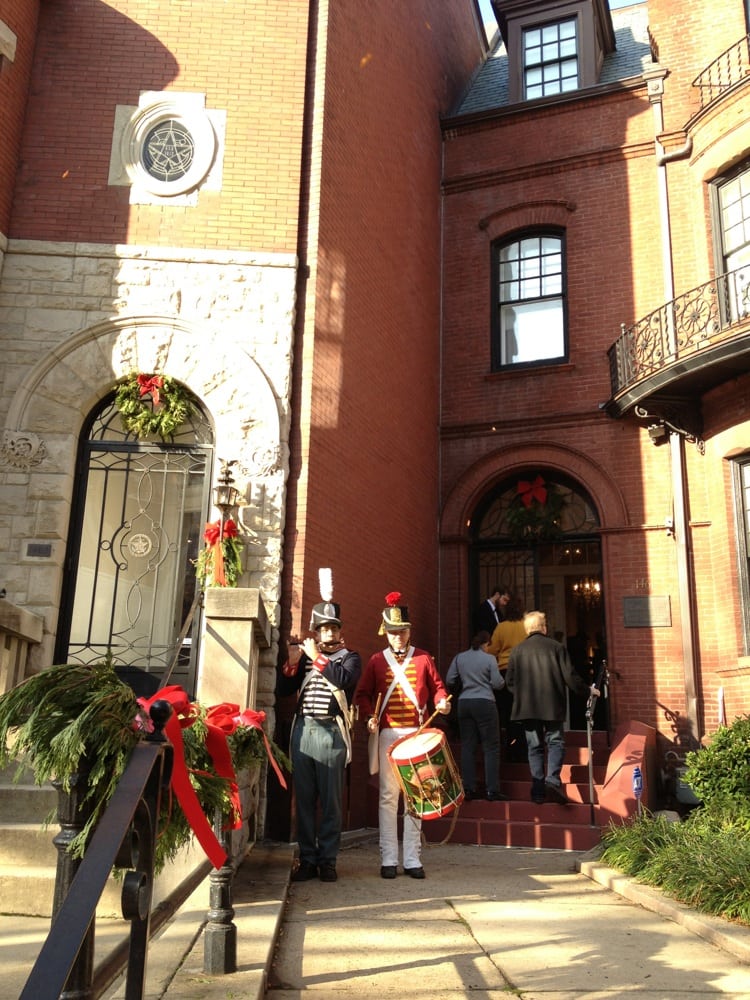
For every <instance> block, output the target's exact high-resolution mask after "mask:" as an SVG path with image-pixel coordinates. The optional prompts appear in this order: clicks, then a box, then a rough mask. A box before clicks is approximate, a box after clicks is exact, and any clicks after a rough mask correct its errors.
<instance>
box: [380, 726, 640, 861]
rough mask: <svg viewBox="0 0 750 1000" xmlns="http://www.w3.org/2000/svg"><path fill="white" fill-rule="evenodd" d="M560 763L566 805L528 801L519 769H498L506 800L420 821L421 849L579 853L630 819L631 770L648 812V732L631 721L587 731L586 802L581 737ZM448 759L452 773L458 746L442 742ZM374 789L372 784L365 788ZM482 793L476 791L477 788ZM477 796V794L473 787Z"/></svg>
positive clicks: (525, 773)
mask: <svg viewBox="0 0 750 1000" xmlns="http://www.w3.org/2000/svg"><path fill="white" fill-rule="evenodd" d="M565 744H566V753H565V763H564V765H563V770H562V774H561V778H562V782H563V790H564V792H565V794H566V796H567V797H568V799H570V804H569V805H561V804H559V803H556V802H552V801H546V802H544V804H542V805H537V804H535V803H534V802H532V801H531V778H530V775H529V767H528V764H527V763H505V762H502V761H501V764H500V791H501V792H502V793H503V794H504V795H507V796H508V799H507V801H500V802H488V801H486V799H482V798H476V799H473V800H472V801H464V802H462V803H461V805H460V806H459V807H458V808H457V810H454V811H453V812H451V813H450V814H448V815H446V816H443V817H441V818H439V819H432V820H429V821H425V822H423V824H422V831H423V834H424V837H425V839H426V840H427V842H428V843H432V844H436V843H440V842H442V841H444V840H446V838H447V839H449V841H450V842H451V843H456V844H477V845H495V846H502V847H533V848H551V849H554V850H565V851H587V850H589V849H590V848H592V847H594V846H595V845H596V844H598V843H599V841H600V840H601V833H602V829H605V828H606V827H607V826H609V824H610V823H622V822H623V821H624V820H626V819H627V818H628V817H630V816H632V815H634V813H635V812H636V811H637V809H638V802H637V800H636V798H635V795H634V793H633V770H634V768H635V767H636V766H638V767H640V769H641V772H642V776H643V794H642V797H641V803H642V805H643V806H644V807H647V808H649V809H653V808H655V791H656V788H657V784H656V763H655V762H656V733H655V730H654V729H652V728H651V727H649V726H646V725H644V724H642V723H640V722H635V721H631V722H629V723H625V724H624V725H623V726H621V727H619V728H618V729H617V731H616V732H615V733H614V734H613V735H612V737H611V739H608V734H607V733H606V732H603V731H598V730H595V731H594V732H593V733H592V736H591V746H592V755H593V779H594V797H593V798H594V801H593V807H592V804H591V802H590V797H589V751H588V740H587V734H586V733H585V732H579V731H570V732H567V733H566V734H565ZM449 745H450V747H451V752H452V755H453V757H454V760H455V762H456V767H457V768H459V766H460V755H461V748H460V743H459V742H457V741H455V740H454V739H452V738H451V739H450V743H449ZM481 765H482V754H481V750H479V751H478V752H477V774H478V781H479V782H481V781H482V766H481ZM373 785H374V783H373ZM482 788H483V785H482ZM373 791H374V795H371V796H370V806H371V815H372V814H373V813H374V822H373V824H372V825H375V826H376V825H377V791H376V788H373ZM477 792H478V794H481V789H480V788H479V787H478V789H477Z"/></svg>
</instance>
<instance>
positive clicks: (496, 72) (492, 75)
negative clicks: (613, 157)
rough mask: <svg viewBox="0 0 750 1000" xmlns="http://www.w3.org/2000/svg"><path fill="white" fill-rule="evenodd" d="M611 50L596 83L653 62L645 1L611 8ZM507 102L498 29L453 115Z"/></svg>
mask: <svg viewBox="0 0 750 1000" xmlns="http://www.w3.org/2000/svg"><path fill="white" fill-rule="evenodd" d="M611 14H612V26H613V28H614V32H615V45H616V49H615V51H614V52H612V53H610V54H609V55H607V56H605V59H604V64H603V66H602V72H601V75H600V77H599V84H600V85H603V84H611V83H616V82H617V81H619V80H628V79H632V78H633V77H637V76H640V75H641V74H642V73H643V71H644V70H646V69H648V68H649V67H651V66H653V60H652V58H651V48H650V46H649V40H648V4H647V3H640V4H635V5H633V6H632V7H624V8H621V9H620V10H613V11H612V12H611ZM505 106H510V100H509V97H508V53H507V51H506V49H505V45H504V44H503V40H502V38H501V37H500V33H499V32H498V34H497V36H496V39H495V45H494V48H493V49H492V51H491V52H490V54H489V56H488V57H487V60H486V62H485V63H484V65H483V66H481V67H480V69H479V70H478V71H477V74H476V76H475V77H474V80H473V81H472V84H471V87H470V88H469V90H468V92H467V93H466V95H465V96H464V98H463V99H462V101H461V103H460V104H459V106H458V107H457V108H456V110H455V112H454V114H455V115H469V114H475V113H477V112H482V111H494V110H497V109H499V108H503V107H505Z"/></svg>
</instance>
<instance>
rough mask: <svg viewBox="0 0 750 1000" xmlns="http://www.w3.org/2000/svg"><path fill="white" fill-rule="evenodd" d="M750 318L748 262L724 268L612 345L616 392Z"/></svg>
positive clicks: (628, 329) (731, 332) (720, 337)
mask: <svg viewBox="0 0 750 1000" xmlns="http://www.w3.org/2000/svg"><path fill="white" fill-rule="evenodd" d="M748 319H750V267H746V268H740V269H738V270H736V271H730V272H729V273H727V274H721V275H719V276H718V277H716V278H714V279H713V280H712V281H708V282H706V284H705V285H699V286H698V287H697V288H693V289H692V290H691V291H689V292H686V293H685V294H684V295H680V296H679V297H678V298H676V299H672V301H671V302H667V303H665V304H664V305H662V306H660V307H659V308H658V309H655V310H654V312H652V313H649V314H648V316H644V317H643V319H640V320H638V322H637V323H634V324H633V326H631V327H625V325H624V324H623V326H622V333H621V335H620V336H619V337H618V339H617V340H616V341H615V342H614V344H613V345H612V346H611V347H610V349H609V351H608V352H607V353H608V357H609V373H610V381H611V386H612V396H613V397H615V396H617V395H618V394H619V393H621V392H623V390H625V389H628V388H629V387H630V386H632V385H634V384H635V383H636V382H639V381H640V380H641V379H644V378H648V377H649V376H650V375H654V374H655V373H656V372H658V371H661V370H662V369H664V368H665V367H666V366H668V365H671V364H673V363H674V362H676V361H680V360H684V359H685V358H686V357H689V356H691V355H694V354H697V353H698V352H699V351H701V350H703V349H705V348H707V347H711V346H715V345H716V344H717V343H720V342H722V341H725V340H729V339H731V337H732V336H733V335H734V330H733V327H735V326H736V324H738V323H742V322H746V321H747V320H748Z"/></svg>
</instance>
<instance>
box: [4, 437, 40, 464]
mask: <svg viewBox="0 0 750 1000" xmlns="http://www.w3.org/2000/svg"><path fill="white" fill-rule="evenodd" d="M0 454H2V459H3V461H4V462H5V464H6V465H11V466H13V467H14V468H16V469H30V468H32V466H34V465H40V464H41V463H42V462H43V461H44V459H45V458H46V457H47V446H46V445H45V443H44V441H42V439H41V438H40V437H39V436H38V435H37V434H31V433H27V432H25V431H9V430H6V431H4V433H3V446H2V452H1V453H0Z"/></svg>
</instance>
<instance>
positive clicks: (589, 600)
mask: <svg viewBox="0 0 750 1000" xmlns="http://www.w3.org/2000/svg"><path fill="white" fill-rule="evenodd" d="M573 593H574V594H575V597H576V599H577V600H578V601H579V602H580V603H581V604H583V605H584V606H585V607H587V608H590V607H592V606H594V605H596V604H598V603H599V601H600V600H601V596H602V583H601V580H600V579H599V578H598V577H595V576H582V577H581V578H580V580H576V582H575V583H574V584H573Z"/></svg>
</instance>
